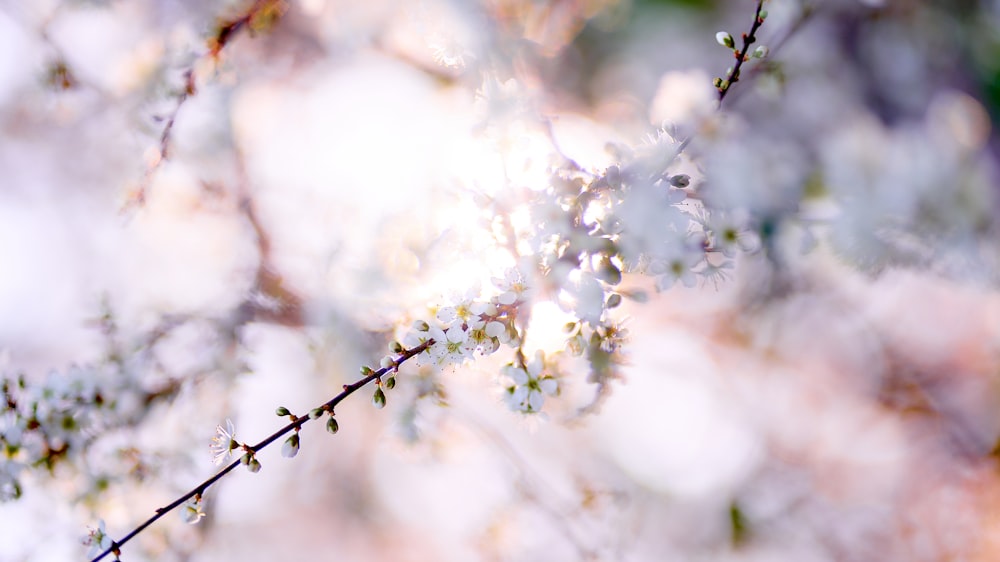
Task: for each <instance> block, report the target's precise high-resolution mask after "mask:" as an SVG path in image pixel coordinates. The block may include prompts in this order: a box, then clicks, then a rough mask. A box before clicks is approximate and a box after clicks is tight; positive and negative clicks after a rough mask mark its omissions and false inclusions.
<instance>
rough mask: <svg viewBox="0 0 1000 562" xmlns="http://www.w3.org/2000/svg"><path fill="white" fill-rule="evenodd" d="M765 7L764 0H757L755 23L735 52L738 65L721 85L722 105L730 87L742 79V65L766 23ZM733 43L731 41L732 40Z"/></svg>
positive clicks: (720, 99)
mask: <svg viewBox="0 0 1000 562" xmlns="http://www.w3.org/2000/svg"><path fill="white" fill-rule="evenodd" d="M763 9H764V0H757V9H756V10H754V13H753V25H751V26H750V33H744V34H743V36H742V38H743V48H742V49H740V50H739V51H738V52H735V53H734V55H735V57H736V65H735V66H733V69H732V70H730V71H729V75H728V76H726V78H725V80H723V81H722V84H720V85H719V87H718V88H719V105H722V100H724V99H726V94H727V93H729V88H730V87H731V86H732V85H733V84H734V83H735V82H737V81H739V79H740V67H742V66H743V63H744V62H746V61H747V60H749V57H748V56H747V54H748V53H749V51H750V45H752V44H753V43H754V42H755V41H757V30H758V29H760V26H761V25H762V24H763V23H764V18H762V17H760V12H761V10H763ZM730 43H731V41H730Z"/></svg>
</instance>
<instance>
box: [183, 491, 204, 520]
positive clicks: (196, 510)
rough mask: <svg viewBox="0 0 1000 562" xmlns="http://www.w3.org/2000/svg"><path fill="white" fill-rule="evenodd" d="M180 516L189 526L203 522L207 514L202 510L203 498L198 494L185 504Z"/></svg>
mask: <svg viewBox="0 0 1000 562" xmlns="http://www.w3.org/2000/svg"><path fill="white" fill-rule="evenodd" d="M180 515H181V519H182V520H183V521H184V522H185V523H187V524H189V525H195V524H197V523H198V522H199V521H201V518H202V517H204V516H205V512H204V511H203V510H202V508H201V496H200V495H197V494H196V495H195V496H194V497H192V498H191V499H189V500H188V501H186V502H184V505H182V506H181V512H180Z"/></svg>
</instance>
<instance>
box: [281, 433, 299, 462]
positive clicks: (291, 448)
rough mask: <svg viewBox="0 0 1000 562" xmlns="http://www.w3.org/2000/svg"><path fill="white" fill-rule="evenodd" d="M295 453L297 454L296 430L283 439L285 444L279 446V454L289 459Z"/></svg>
mask: <svg viewBox="0 0 1000 562" xmlns="http://www.w3.org/2000/svg"><path fill="white" fill-rule="evenodd" d="M297 454H299V434H298V432H296V433H293V434H292V435H291V436H289V437H288V439H285V444H284V445H282V446H281V456H283V457H285V458H287V459H290V458H292V457H294V456H295V455H297Z"/></svg>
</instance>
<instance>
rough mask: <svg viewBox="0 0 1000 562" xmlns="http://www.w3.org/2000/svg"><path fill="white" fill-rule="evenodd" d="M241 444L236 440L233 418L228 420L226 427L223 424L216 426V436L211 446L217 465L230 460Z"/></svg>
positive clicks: (213, 459)
mask: <svg viewBox="0 0 1000 562" xmlns="http://www.w3.org/2000/svg"><path fill="white" fill-rule="evenodd" d="M239 446H240V444H239V443H238V442H237V441H236V428H235V427H233V422H232V420H229V419H227V420H226V427H225V428H223V427H222V426H221V425H219V426H216V428H215V437H213V438H212V444H211V445H210V446H209V448H210V450H211V451H212V462H214V463H215V465H216V466H218V465H221V464H222V463H224V462H226V461H227V460H229V458H230V457H231V456H232V454H233V450H234V449H237V448H239Z"/></svg>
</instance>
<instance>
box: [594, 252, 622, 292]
mask: <svg viewBox="0 0 1000 562" xmlns="http://www.w3.org/2000/svg"><path fill="white" fill-rule="evenodd" d="M597 277H598V278H600V280H601V281H604V282H605V283H607V284H609V285H617V284H619V283H621V282H622V272H621V270H619V269H618V266H616V265H615V264H614V263H612V262H611V260H609V259H608V258H606V257H605V258H604V259H603V260H601V266H600V270H599V271H598V272H597Z"/></svg>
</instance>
